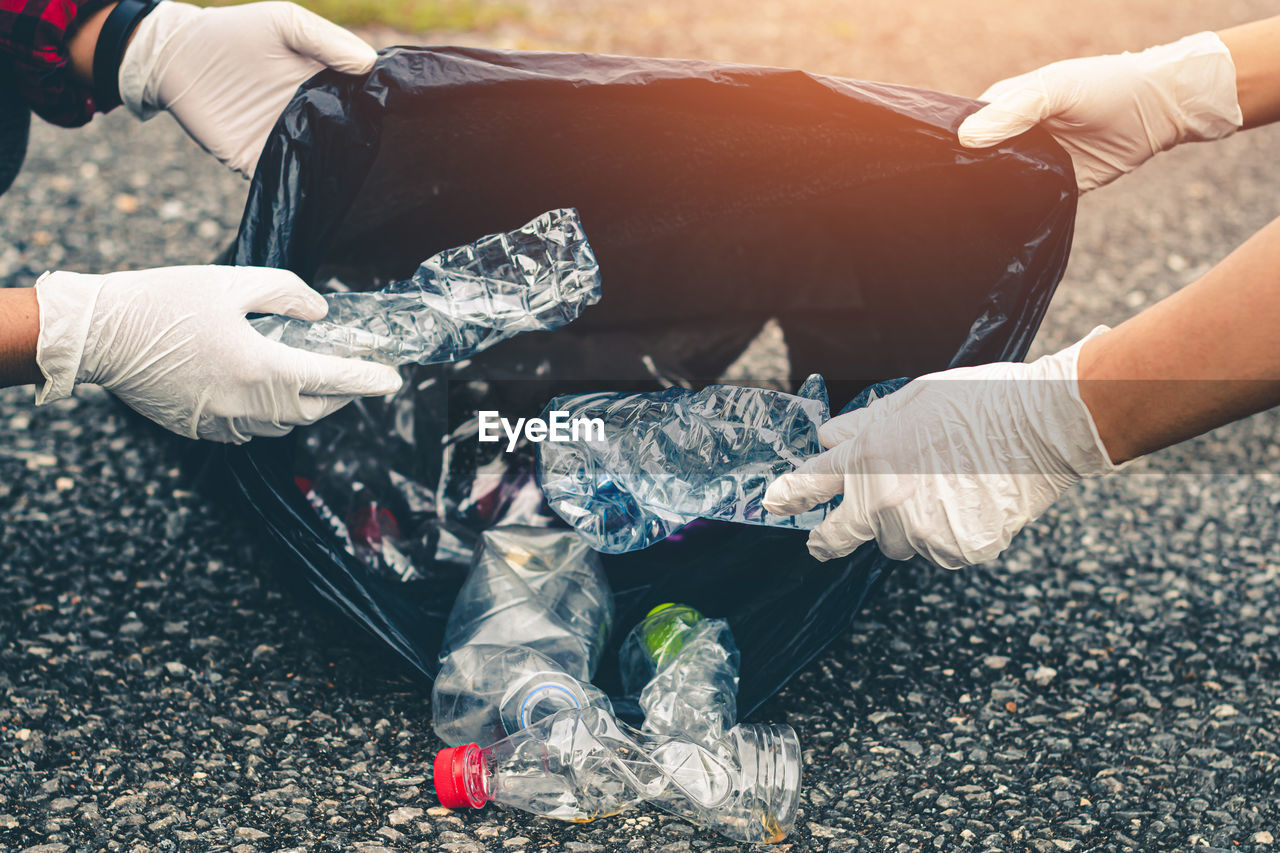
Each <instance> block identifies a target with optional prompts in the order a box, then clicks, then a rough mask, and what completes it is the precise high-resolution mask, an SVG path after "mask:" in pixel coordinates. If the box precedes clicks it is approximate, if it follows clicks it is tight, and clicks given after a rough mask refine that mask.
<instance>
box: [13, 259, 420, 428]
mask: <svg viewBox="0 0 1280 853" xmlns="http://www.w3.org/2000/svg"><path fill="white" fill-rule="evenodd" d="M36 301H37V302H38V303H39V305H40V337H39V341H38V342H37V345H36V363H37V364H39V366H40V370H41V372H42V373H44V376H45V379H46V382H45V384H44V386H43V387H42V388H41V389H40V390H39V391H38V393H37V396H36V402H37V403H48V402H50V401H52V400H57V399H60V398H62V397H66V396H68V395H69V394H70V393H71V391H72V389H73V387H74V386H75V385H77V384H79V383H82V382H88V383H91V384H94V385H101V386H102V387H104V388H106V389H108V390H110V391H112V392H113V393H114V394H115V395H116V396H117V397H119V398H120V399H121V400H123V401H124V402H125V403H127V404H128V405H129V406H130V407H131V408H133V409H135V410H136V411H138V412H141V413H142V414H143V415H146V416H147V417H148V418H150V419H151V420H153V421H155V422H156V423H158V424H160V425H161V426H163V427H165V428H166V429H170V430H172V431H173V432H176V433H178V434H179V435H184V436H186V437H188V438H205V439H210V440H213V441H229V442H235V443H237V444H239V443H242V442H245V441H248V440H249V438H250V437H252V436H255V435H266V436H278V435H284V434H285V433H287V432H288V431H289V430H291V429H292V428H293V427H295V426H299V425H302V424H309V423H314V422H315V421H317V420H319V419H320V418H322V417H324V416H325V415H327V414H329V413H331V412H334V411H336V410H338V409H340V408H342V407H343V406H344V405H346V404H347V403H349V402H351V400H352V399H353V398H354V397H357V396H368V395H374V394H389V393H391V392H393V391H395V390H396V389H398V388H399V387H400V374H399V373H397V372H396V370H395V369H394V368H391V367H388V366H386V365H384V364H374V363H372V362H366V361H359V360H356V359H346V358H337V357H335V356H329V355H317V354H315V353H310V352H304V351H302V350H299V349H294V348H292V347H287V346H285V345H284V344H281V343H278V342H275V341H269V340H267V339H266V338H264V337H263V336H262V335H260V334H258V332H257V331H255V330H254V328H253V327H252V326H250V325H249V321H248V320H246V319H245V314H246V313H248V312H261V313H272V314H287V315H288V316H290V317H298V318H300V319H304V320H319V319H320V318H322V317H323V316H324V315H325V313H326V312H327V311H328V305H327V304H326V303H325V301H324V298H323V297H322V296H321V295H320V294H319V293H316V292H315V291H314V290H312V289H311V288H309V287H307V285H306V284H305V283H304V282H303V281H302V280H301V279H299V278H298V277H297V276H296V275H294V274H293V273H291V272H288V271H287V270H276V269H263V268H260V267H215V266H204V267H167V268H162V269H154V270H142V271H139V272H118V273H112V274H111V275H81V274H79V273H71V272H52V273H45V274H44V275H43V276H41V277H40V280H39V281H38V282H36Z"/></svg>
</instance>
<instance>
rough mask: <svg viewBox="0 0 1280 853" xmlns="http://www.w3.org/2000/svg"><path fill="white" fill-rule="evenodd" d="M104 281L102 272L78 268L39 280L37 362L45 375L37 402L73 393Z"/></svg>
mask: <svg viewBox="0 0 1280 853" xmlns="http://www.w3.org/2000/svg"><path fill="white" fill-rule="evenodd" d="M102 281H103V277H102V276H100V275H81V274H80V273H74V272H46V273H45V274H44V275H42V276H40V278H39V280H37V281H36V303H37V304H38V305H39V309H40V336H39V338H38V339H37V341H36V364H37V365H38V366H39V367H40V372H41V373H43V374H44V378H45V382H44V385H42V386H41V387H40V388H38V389H37V390H36V405H38V406H42V405H44V404H45V403H52V402H53V401H54V400H61V399H62V398H63V397H69V396H71V392H72V390H74V389H75V385H76V381H77V378H78V374H79V371H80V362H81V360H82V359H83V357H84V347H85V341H86V340H87V339H88V337H89V324H90V321H91V320H92V319H93V309H94V306H95V305H96V304H97V301H98V293H99V292H100V291H101V290H102Z"/></svg>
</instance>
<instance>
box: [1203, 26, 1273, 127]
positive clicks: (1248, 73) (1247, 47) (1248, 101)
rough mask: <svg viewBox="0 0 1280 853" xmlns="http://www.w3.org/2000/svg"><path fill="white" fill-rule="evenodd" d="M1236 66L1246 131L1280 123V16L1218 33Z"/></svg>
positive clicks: (1237, 86)
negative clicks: (1247, 128)
mask: <svg viewBox="0 0 1280 853" xmlns="http://www.w3.org/2000/svg"><path fill="white" fill-rule="evenodd" d="M1218 37H1219V38H1221V39H1222V42H1223V44H1225V45H1226V46H1227V49H1228V50H1229V51H1231V59H1232V61H1233V62H1234V63H1235V66H1236V92H1237V95H1238V97H1239V99H1240V111H1241V112H1242V113H1243V114H1244V126H1245V127H1258V126H1259V125H1263V124H1269V123H1270V122H1273V121H1280V15H1277V16H1276V17H1274V18H1267V19H1265V20H1262V21H1255V22H1253V23H1251V24H1243V25H1241V26H1238V27H1232V28H1231V29H1229V30H1223V31H1222V32H1220V33H1218Z"/></svg>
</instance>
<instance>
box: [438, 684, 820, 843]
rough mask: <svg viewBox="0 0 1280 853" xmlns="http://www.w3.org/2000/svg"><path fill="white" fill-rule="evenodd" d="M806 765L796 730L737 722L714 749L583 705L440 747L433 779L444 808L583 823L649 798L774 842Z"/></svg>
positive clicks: (737, 834) (697, 819) (730, 831)
mask: <svg viewBox="0 0 1280 853" xmlns="http://www.w3.org/2000/svg"><path fill="white" fill-rule="evenodd" d="M800 768H801V756H800V743H799V740H798V739H797V737H796V734H795V731H794V730H792V729H791V727H790V726H738V727H737V728H735V729H733V731H732V732H730V733H729V734H728V735H727V736H726V737H725V738H723V739H721V740H720V741H719V742H718V743H717V744H716V745H715V746H714V747H710V748H709V747H704V746H700V745H698V744H695V743H693V742H692V741H690V740H688V739H687V738H682V737H676V736H665V735H651V734H646V733H644V732H639V731H636V730H634V729H631V728H629V727H627V726H625V725H623V724H621V723H618V722H617V721H616V720H615V719H614V718H613V717H612V715H610V714H608V713H607V712H605V711H603V710H601V709H599V708H586V709H584V710H566V711H561V712H559V713H557V714H555V715H553V716H551V717H548V718H546V719H544V720H542V721H541V722H539V723H537V724H535V725H533V726H530V727H529V728H526V729H522V730H521V731H519V732H517V733H515V734H514V735H511V736H510V737H507V738H504V739H502V740H500V741H497V742H496V743H494V744H492V745H490V746H488V747H486V748H484V749H481V748H480V747H479V746H478V745H477V744H474V743H471V744H465V745H462V746H455V747H450V748H448V749H444V750H441V751H440V752H439V753H438V754H437V755H436V759H435V768H434V771H435V772H434V782H435V786H436V793H437V795H438V796H439V797H440V802H441V804H443V805H444V806H446V807H448V808H462V807H472V808H480V807H481V806H483V805H485V804H486V803H488V802H496V803H499V804H500V805H504V806H509V807H512V808H518V809H521V810H523V811H526V812H529V813H531V814H535V815H540V816H543V817H549V818H555V819H558V820H565V821H573V822H579V823H580V822H585V821H590V820H595V819H597V818H601V817H606V816H608V815H612V814H616V813H618V812H620V811H623V810H624V809H627V808H630V807H632V806H635V805H637V804H639V803H640V802H649V803H652V804H654V805H655V806H658V807H659V808H661V809H663V810H665V811H668V812H670V813H671V814H675V815H678V816H680V817H682V818H685V819H686V820H689V821H690V822H692V823H694V824H696V825H699V826H704V827H708V828H711V829H714V830H715V831H717V832H720V833H722V834H724V835H726V836H728V837H729V838H732V839H735V840H737V841H743V842H770V843H773V842H779V841H782V840H783V839H784V838H785V837H786V835H787V833H788V832H789V831H790V830H791V827H792V826H793V825H794V823H795V817H796V809H797V806H798V804H799V799H800Z"/></svg>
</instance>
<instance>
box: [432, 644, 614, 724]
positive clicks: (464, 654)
mask: <svg viewBox="0 0 1280 853" xmlns="http://www.w3.org/2000/svg"><path fill="white" fill-rule="evenodd" d="M588 707H594V708H599V709H601V710H602V711H604V712H605V713H608V714H612V713H613V705H612V704H611V703H610V702H609V697H608V696H606V695H605V694H604V692H603V691H601V690H600V689H599V688H597V687H595V686H594V685H592V684H588V683H586V682H582V681H579V680H578V679H576V678H574V677H573V676H571V675H569V674H568V673H567V672H565V671H564V669H562V668H561V667H560V666H559V664H557V663H556V662H555V661H553V660H552V659H551V658H549V657H547V656H546V655H544V654H542V653H541V652H537V651H534V650H533V649H531V648H528V647H527V646H494V645H487V644H472V645H466V646H463V647H461V648H459V649H456V650H454V652H453V653H452V654H450V655H449V656H448V657H447V658H445V660H444V663H443V664H442V665H441V667H440V674H439V675H437V676H436V680H435V685H434V686H433V688H432V691H431V711H432V716H433V724H434V727H435V730H436V734H437V735H439V737H440V739H441V740H443V741H444V742H445V743H447V744H449V745H450V746H454V745H457V744H464V743H470V742H473V741H474V742H478V743H493V742H494V741H497V740H501V739H502V738H504V737H506V736H507V735H511V734H515V733H516V732H518V731H520V730H521V729H523V728H528V727H529V726H533V725H537V724H538V723H540V722H541V721H542V720H544V719H546V718H547V717H549V716H551V715H553V714H555V713H557V712H559V711H563V710H565V709H577V708H588Z"/></svg>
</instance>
